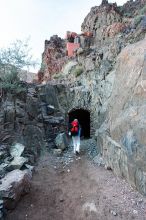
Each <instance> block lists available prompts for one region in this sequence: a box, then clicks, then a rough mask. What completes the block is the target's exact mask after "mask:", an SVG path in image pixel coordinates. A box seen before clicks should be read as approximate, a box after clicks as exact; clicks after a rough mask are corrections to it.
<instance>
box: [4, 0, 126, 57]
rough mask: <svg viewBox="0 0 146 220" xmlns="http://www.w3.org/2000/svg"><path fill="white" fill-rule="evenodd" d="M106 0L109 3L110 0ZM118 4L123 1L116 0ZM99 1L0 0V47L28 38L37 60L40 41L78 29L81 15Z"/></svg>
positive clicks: (79, 28) (40, 51)
mask: <svg viewBox="0 0 146 220" xmlns="http://www.w3.org/2000/svg"><path fill="white" fill-rule="evenodd" d="M110 2H112V1H111V0H110ZM116 2H117V4H118V5H122V4H123V3H125V2H126V0H117V1H116ZM100 3H101V1H99V0H0V29H1V31H0V47H6V46H8V45H9V44H10V43H11V42H13V41H14V40H16V39H20V40H23V39H26V38H28V37H30V47H31V48H32V54H33V56H34V58H38V59H41V54H42V52H43V49H44V40H45V39H49V38H50V36H52V35H54V34H57V35H59V36H61V37H64V36H65V33H66V31H67V30H70V31H75V32H78V33H79V32H80V30H81V24H82V22H83V20H84V18H85V16H86V15H87V14H88V12H89V11H90V8H91V7H93V6H98V5H99V4H100Z"/></svg>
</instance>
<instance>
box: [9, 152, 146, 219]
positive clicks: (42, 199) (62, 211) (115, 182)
mask: <svg viewBox="0 0 146 220" xmlns="http://www.w3.org/2000/svg"><path fill="white" fill-rule="evenodd" d="M69 158H70V160H69V163H66V162H65V161H64V159H61V158H57V157H56V156H53V155H52V154H49V153H48V154H46V155H45V156H42V157H41V158H40V160H39V162H38V165H37V167H36V169H35V173H34V176H33V181H32V187H31V192H30V193H29V194H28V195H26V196H24V197H23V198H22V199H21V200H20V202H19V204H18V205H17V207H16V209H15V210H13V211H10V212H9V213H8V215H7V217H6V220H114V219H116V220H121V219H123V220H133V219H136V220H146V199H145V198H144V197H143V196H141V195H140V194H139V193H138V192H136V191H135V190H134V189H132V188H131V187H130V186H129V185H128V184H127V183H126V181H124V180H122V179H120V178H118V177H115V176H114V174H113V173H112V171H108V170H105V168H103V167H98V166H97V165H95V164H94V163H93V162H92V161H91V160H90V159H89V158H88V157H87V155H86V154H85V152H82V153H81V155H80V156H73V155H71V156H69Z"/></svg>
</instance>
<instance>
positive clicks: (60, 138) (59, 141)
mask: <svg viewBox="0 0 146 220" xmlns="http://www.w3.org/2000/svg"><path fill="white" fill-rule="evenodd" d="M55 145H56V147H57V148H58V149H61V150H64V149H65V148H67V146H68V140H67V136H66V134H65V133H60V134H58V135H57V137H56V138H55Z"/></svg>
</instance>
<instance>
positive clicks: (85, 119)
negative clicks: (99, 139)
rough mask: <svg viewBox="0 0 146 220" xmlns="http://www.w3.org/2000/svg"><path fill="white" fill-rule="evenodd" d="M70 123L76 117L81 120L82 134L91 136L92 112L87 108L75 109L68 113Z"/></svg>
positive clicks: (87, 136)
mask: <svg viewBox="0 0 146 220" xmlns="http://www.w3.org/2000/svg"><path fill="white" fill-rule="evenodd" d="M68 117H69V123H71V122H72V121H73V120H74V119H75V118H76V119H78V120H79V123H80V125H81V136H82V137H84V138H90V112H89V111H88V110H85V109H82V108H80V109H73V110H71V111H70V112H69V113H68Z"/></svg>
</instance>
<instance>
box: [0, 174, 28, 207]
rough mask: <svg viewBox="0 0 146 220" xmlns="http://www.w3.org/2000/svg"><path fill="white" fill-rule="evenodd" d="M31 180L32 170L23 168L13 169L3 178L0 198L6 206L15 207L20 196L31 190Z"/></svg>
mask: <svg viewBox="0 0 146 220" xmlns="http://www.w3.org/2000/svg"><path fill="white" fill-rule="evenodd" d="M30 181H31V175H30V172H28V171H21V170H13V171H11V172H9V173H8V174H7V175H6V176H5V177H4V178H3V179H1V185H0V198H2V199H3V201H4V208H6V209H14V208H15V206H16V204H17V202H18V201H19V199H20V197H21V196H22V195H24V194H26V193H28V192H29V191H30Z"/></svg>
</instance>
